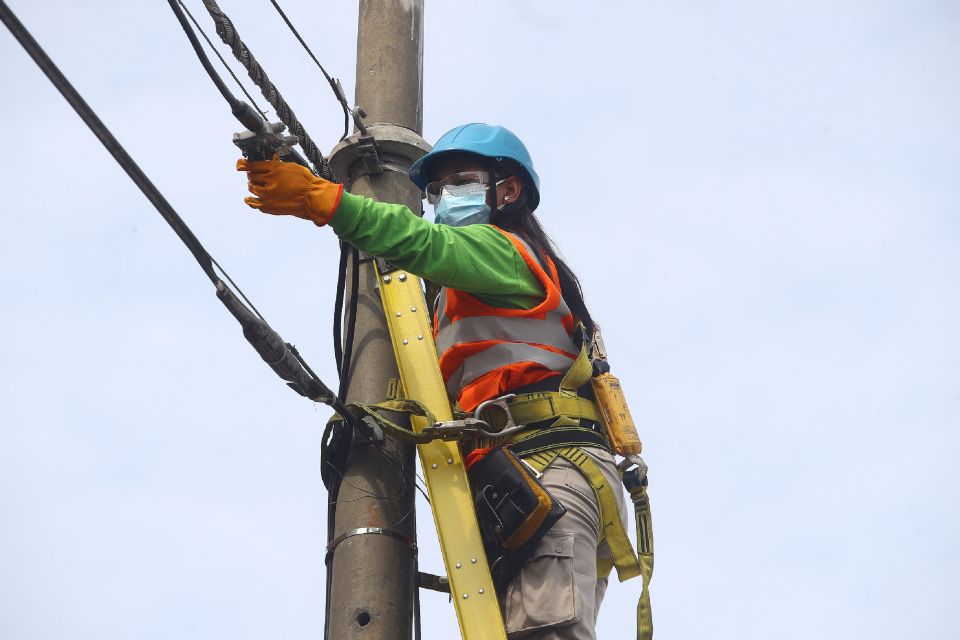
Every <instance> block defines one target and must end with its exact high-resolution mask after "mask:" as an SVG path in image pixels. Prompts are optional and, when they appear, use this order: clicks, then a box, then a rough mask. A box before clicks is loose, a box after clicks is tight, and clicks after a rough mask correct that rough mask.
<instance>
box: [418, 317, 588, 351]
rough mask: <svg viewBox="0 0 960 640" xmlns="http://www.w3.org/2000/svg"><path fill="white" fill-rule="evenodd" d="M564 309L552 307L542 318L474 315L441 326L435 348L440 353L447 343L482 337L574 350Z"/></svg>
mask: <svg viewBox="0 0 960 640" xmlns="http://www.w3.org/2000/svg"><path fill="white" fill-rule="evenodd" d="M567 315H568V314H567V313H557V312H556V311H551V312H550V313H548V314H547V317H546V318H545V319H543V320H536V319H533V318H501V317H499V316H474V317H472V318H463V319H461V320H459V321H458V322H457V323H455V324H453V325H450V324H448V325H447V327H446V328H444V329H441V330H440V333H438V334H437V338H436V342H437V351H438V352H440V353H443V352H444V351H446V350H447V349H449V348H450V347H453V346H454V345H458V344H466V343H468V342H480V341H482V340H504V341H507V342H530V343H535V344H545V345H548V346H550V347H554V348H556V349H560V350H561V351H566V352H567V353H570V352H571V351H576V347H575V346H574V344H573V340H571V339H570V334H568V333H567V330H566V328H565V327H564V326H563V324H562V320H563V318H564V317H566V316H567Z"/></svg>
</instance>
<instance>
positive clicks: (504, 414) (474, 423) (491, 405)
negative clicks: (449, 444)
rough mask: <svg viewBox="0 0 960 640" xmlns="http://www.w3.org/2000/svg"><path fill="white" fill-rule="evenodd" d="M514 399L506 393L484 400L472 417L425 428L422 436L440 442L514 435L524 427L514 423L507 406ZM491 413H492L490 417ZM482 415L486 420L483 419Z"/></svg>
mask: <svg viewBox="0 0 960 640" xmlns="http://www.w3.org/2000/svg"><path fill="white" fill-rule="evenodd" d="M516 397H517V396H516V394H514V393H508V394H507V395H505V396H500V397H499V398H493V399H491V400H485V401H483V402H481V403H480V404H479V405H478V406H477V408H476V410H474V412H473V416H472V417H469V416H468V417H465V418H462V419H460V420H447V421H446V422H437V423H435V424H433V425H431V426H429V427H426V428H425V429H424V430H423V433H422V435H424V436H429V437H432V438H440V439H441V440H473V439H476V438H489V439H491V440H496V439H499V438H503V437H504V436H508V435H510V434H512V433H516V432H517V431H520V430H521V429H523V428H524V426H525V425H522V424H521V425H518V424H517V423H516V422H514V420H513V415H512V414H511V413H510V407H509V405H508V404H507V403H508V402H509V401H510V400H512V399H513V398H516ZM491 411H493V412H494V413H493V414H492V416H491V414H490V412H491ZM496 411H500V412H501V414H500V415H499V416H498V415H497V414H496V413H495V412H496ZM484 414H486V417H487V418H488V419H484ZM497 418H499V419H497Z"/></svg>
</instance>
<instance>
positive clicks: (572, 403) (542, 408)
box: [507, 391, 600, 424]
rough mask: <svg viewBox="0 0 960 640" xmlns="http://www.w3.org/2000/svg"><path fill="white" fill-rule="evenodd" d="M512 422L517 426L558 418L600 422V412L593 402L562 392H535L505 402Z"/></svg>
mask: <svg viewBox="0 0 960 640" xmlns="http://www.w3.org/2000/svg"><path fill="white" fill-rule="evenodd" d="M507 406H508V407H509V408H510V414H511V415H512V416H513V421H514V422H515V423H517V424H533V423H535V422H543V421H544V420H549V419H551V418H558V417H560V416H563V417H567V418H575V419H578V420H579V419H580V418H583V419H586V420H593V421H594V422H599V421H600V412H599V411H597V405H595V404H594V403H593V401H591V400H588V399H586V398H581V397H580V396H578V395H576V394H574V395H573V396H569V395H567V394H566V393H564V392H563V391H535V392H533V393H524V394H521V395H518V396H517V397H516V398H513V399H512V400H510V401H508V402H507Z"/></svg>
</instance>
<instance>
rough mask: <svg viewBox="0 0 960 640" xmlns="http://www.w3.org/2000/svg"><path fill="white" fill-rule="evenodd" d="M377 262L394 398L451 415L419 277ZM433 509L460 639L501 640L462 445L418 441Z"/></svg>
mask: <svg viewBox="0 0 960 640" xmlns="http://www.w3.org/2000/svg"><path fill="white" fill-rule="evenodd" d="M374 264H375V265H377V282H378V285H379V288H380V297H381V300H382V302H383V310H384V313H385V314H386V317H387V326H388V327H389V330H390V340H391V342H392V343H393V351H394V354H395V356H396V360H397V367H398V369H399V371H400V385H401V392H400V394H399V395H400V396H402V397H405V398H408V399H410V400H415V401H417V402H419V403H420V404H421V405H423V406H424V407H425V408H426V409H427V410H428V411H429V412H430V413H431V414H433V418H434V419H435V420H436V421H438V422H450V421H452V420H453V413H452V411H451V407H450V401H449V399H448V398H447V391H446V385H445V384H444V381H443V376H442V375H441V373H440V365H439V363H438V359H437V348H436V346H435V345H434V342H433V334H432V330H431V326H430V316H429V315H428V313H427V304H426V300H425V298H424V293H423V282H422V280H421V279H420V278H419V277H417V276H414V275H413V274H410V273H407V272H406V271H403V270H401V269H393V270H389V269H390V267H389V266H386V267H384V264H383V262H382V261H379V260H375V261H374ZM432 426H433V425H432V424H431V421H430V419H429V418H423V417H419V416H411V427H412V429H413V430H414V431H415V432H417V433H423V431H424V429H426V428H428V427H432ZM417 451H418V453H419V454H420V462H421V464H422V466H423V472H424V476H425V479H426V484H427V493H428V494H429V496H430V503H431V505H432V507H433V509H432V510H433V521H434V524H435V525H436V527H437V535H438V537H439V539H440V549H441V551H442V553H443V563H444V565H445V566H446V570H447V577H448V580H449V583H450V595H451V599H452V600H453V603H454V606H455V608H456V611H457V620H458V622H459V624H460V634H461V636H462V637H463V638H464V640H505V639H506V631H505V630H504V626H503V619H502V617H501V615H500V605H499V604H498V602H497V594H496V591H495V590H494V586H493V579H492V578H491V576H490V568H489V566H488V565H487V558H486V554H485V553H484V550H483V542H482V541H481V539H480V528H479V526H478V525H477V517H476V514H475V512H474V508H473V497H472V494H471V492H470V485H469V483H468V482H467V472H466V469H465V468H464V466H463V459H462V457H461V455H460V448H459V445H458V444H457V442H456V441H445V440H442V439H439V438H438V439H434V440H431V441H430V442H426V443H424V444H418V445H417Z"/></svg>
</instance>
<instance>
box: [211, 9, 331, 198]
mask: <svg viewBox="0 0 960 640" xmlns="http://www.w3.org/2000/svg"><path fill="white" fill-rule="evenodd" d="M203 6H205V7H206V8H207V11H208V12H209V13H210V17H211V18H213V22H214V24H215V25H216V28H217V35H218V36H220V39H221V40H222V41H223V43H224V44H226V45H227V46H228V47H230V50H231V51H232V52H233V56H234V57H235V58H236V59H237V60H238V61H239V62H240V64H242V65H243V67H244V68H245V69H246V70H247V75H249V76H250V79H251V80H253V82H254V84H256V85H257V86H258V87H259V88H260V92H261V93H263V97H264V98H266V99H267V102H269V103H270V105H271V106H272V107H273V110H274V111H275V112H276V114H277V117H279V118H280V121H281V122H283V124H285V125H287V128H288V129H289V130H290V133H292V134H294V135H295V136H297V137H298V138H299V139H300V146H301V147H303V151H304V153H305V154H306V156H307V158H308V159H309V160H310V162H312V163H313V166H314V167H315V168H316V169H317V173H318V174H319V175H320V177H321V178H324V179H325V180H330V181H332V182H339V179H337V177H336V176H335V175H334V173H333V170H332V169H331V168H330V165H329V164H328V163H327V161H326V159H325V158H324V157H323V153H321V152H320V149H319V148H318V147H317V145H316V143H314V141H313V139H312V138H311V137H310V135H309V134H308V133H307V132H306V131H305V130H304V128H303V125H302V124H300V121H299V120H298V119H297V116H296V114H294V113H293V109H291V108H290V105H289V104H287V101H286V100H284V99H283V96H282V95H280V92H279V91H277V88H276V86H274V84H273V82H271V81H270V78H269V77H267V73H266V72H265V71H264V70H263V67H262V66H260V63H259V62H257V59H256V58H254V57H253V54H252V53H251V52H250V49H249V48H248V47H247V45H246V44H245V43H244V42H243V40H241V39H240V36H239V34H238V33H237V29H236V27H234V26H233V22H232V21H231V20H230V18H229V17H227V14H225V13H224V12H223V11H222V10H221V9H220V6H219V5H218V4H217V3H216V2H215V0H203Z"/></svg>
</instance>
